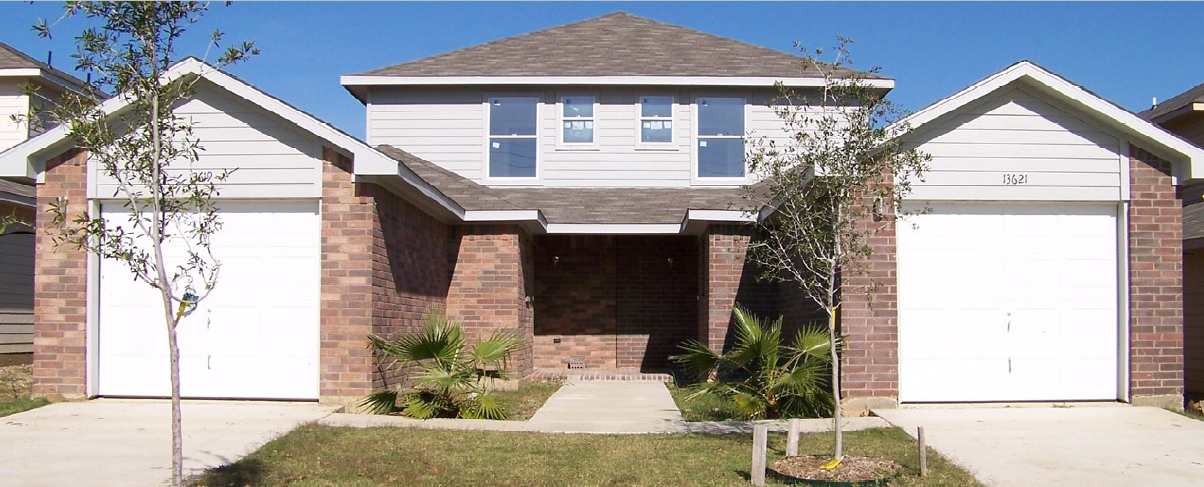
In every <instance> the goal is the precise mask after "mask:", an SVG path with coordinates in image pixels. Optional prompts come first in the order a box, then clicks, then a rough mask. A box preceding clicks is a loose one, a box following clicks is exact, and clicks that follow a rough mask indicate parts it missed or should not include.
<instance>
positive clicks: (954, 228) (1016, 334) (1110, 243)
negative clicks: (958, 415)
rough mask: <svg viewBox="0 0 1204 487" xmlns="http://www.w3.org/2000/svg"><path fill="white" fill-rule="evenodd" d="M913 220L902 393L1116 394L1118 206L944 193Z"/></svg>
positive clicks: (902, 324) (905, 262) (904, 228)
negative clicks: (951, 198)
mask: <svg viewBox="0 0 1204 487" xmlns="http://www.w3.org/2000/svg"><path fill="white" fill-rule="evenodd" d="M909 219H910V220H911V223H914V224H915V226H914V227H913V226H912V225H908V224H905V225H901V226H900V227H899V228H898V237H897V244H898V254H897V259H898V263H899V264H898V265H899V267H898V271H899V272H898V279H899V293H898V296H899V330H900V331H899V346H900V351H899V357H900V400H902V401H905V402H923V401H1021V400H1071V399H1115V397H1116V374H1117V372H1116V369H1117V351H1116V347H1117V341H1116V340H1117V338H1116V337H1117V334H1118V324H1117V312H1116V306H1117V296H1118V285H1117V264H1116V255H1117V254H1116V251H1117V248H1116V240H1117V235H1116V208H1115V206H1114V205H1080V204H1008V203H998V204H962V203H940V204H934V205H932V211H931V213H929V214H924V215H913V216H911V217H909ZM991 313H994V314H993V315H992V314H991ZM937 322H940V323H937ZM959 325H960V326H962V327H975V328H974V331H975V332H974V333H970V332H968V331H967V330H966V329H962V328H959V327H958V326H959ZM935 344H942V345H935ZM982 358H991V359H992V360H980V359H982ZM986 364H990V365H986ZM1042 367H1044V369H1043V368H1042ZM966 374H971V375H974V374H978V376H977V379H976V380H971V378H970V377H967V376H966ZM951 381H952V382H951ZM955 382H956V383H955Z"/></svg>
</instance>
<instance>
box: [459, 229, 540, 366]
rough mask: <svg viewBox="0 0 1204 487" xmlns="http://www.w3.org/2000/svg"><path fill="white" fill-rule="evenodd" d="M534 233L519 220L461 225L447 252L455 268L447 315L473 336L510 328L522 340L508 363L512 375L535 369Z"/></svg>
mask: <svg viewBox="0 0 1204 487" xmlns="http://www.w3.org/2000/svg"><path fill="white" fill-rule="evenodd" d="M531 244H532V243H531V237H530V236H529V235H527V233H526V232H525V231H524V230H523V229H522V228H521V227H518V226H517V225H483V226H471V227H469V226H466V227H457V228H456V233H455V236H454V237H453V238H452V245H451V246H450V248H449V255H450V256H451V257H452V258H453V259H454V260H453V261H454V262H455V264H454V265H455V269H454V273H453V274H452V279H451V286H450V288H449V289H448V293H447V315H448V317H449V318H451V319H453V320H456V321H458V322H460V323H461V324H462V325H463V326H464V330H465V333H466V334H467V335H468V336H469V337H477V338H487V337H489V336H490V335H491V334H492V333H493V332H494V331H498V330H501V331H508V332H510V333H514V334H515V335H517V336H518V337H519V338H520V339H522V340H523V348H522V351H521V352H520V353H519V354H518V355H517V356H515V357H514V358H513V360H512V361H511V363H510V373H511V374H512V375H513V376H514V377H520V378H521V377H526V376H527V375H530V374H531V372H532V371H533V370H534V365H533V357H532V355H531V343H532V339H533V336H534V333H535V313H534V311H533V310H532V307H531V304H532V303H531V297H532V294H533V290H534V285H535V282H534V280H535V273H534V262H533V261H532V248H531Z"/></svg>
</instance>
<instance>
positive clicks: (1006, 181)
mask: <svg viewBox="0 0 1204 487" xmlns="http://www.w3.org/2000/svg"><path fill="white" fill-rule="evenodd" d="M1022 184H1028V174H1023V173H1004V174H1003V185H1004V186H1020V185H1022Z"/></svg>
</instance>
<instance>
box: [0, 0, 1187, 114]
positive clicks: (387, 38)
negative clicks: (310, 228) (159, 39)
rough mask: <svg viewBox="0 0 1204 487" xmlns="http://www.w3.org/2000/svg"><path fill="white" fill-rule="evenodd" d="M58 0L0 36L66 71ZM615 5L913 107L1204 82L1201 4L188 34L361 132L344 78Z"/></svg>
mask: <svg viewBox="0 0 1204 487" xmlns="http://www.w3.org/2000/svg"><path fill="white" fill-rule="evenodd" d="M61 8H62V7H61V4H59V3H44V2H40V3H35V4H32V5H31V4H28V3H24V2H22V3H17V2H0V40H2V41H3V42H6V43H8V44H10V45H12V46H14V47H16V48H18V49H21V50H23V51H25V52H27V53H29V54H31V55H32V56H34V57H35V58H38V59H42V60H45V58H46V53H47V51H49V50H53V51H54V65H55V66H56V67H58V68H60V69H70V68H71V67H72V66H73V60H72V59H71V58H70V55H71V53H72V52H74V50H75V48H74V42H73V39H72V38H73V36H75V35H76V34H77V33H78V31H79V30H80V28H81V26H82V25H83V24H82V23H81V22H79V21H69V22H66V23H63V24H61V25H60V26H58V27H57V28H56V30H55V31H54V33H55V39H53V40H52V41H47V40H44V39H39V38H37V37H36V36H35V35H34V34H33V32H32V31H30V30H29V26H30V25H31V24H33V22H34V21H35V20H36V19H37V18H38V17H43V18H48V19H54V18H57V17H58V15H59V13H60V12H61ZM619 10H621V11H625V12H628V13H632V14H635V15H641V16H644V17H649V18H651V19H654V20H658V21H661V22H667V23H671V24H677V25H683V26H686V27H690V28H693V29H697V30H701V31H703V32H708V33H712V34H715V35H720V36H724V37H730V38H734V39H739V40H742V41H746V42H750V43H753V44H757V45H761V46H765V47H770V48H774V49H779V50H783V51H791V50H792V49H793V48H792V45H793V42H794V41H796V40H798V41H801V42H802V43H803V44H805V45H808V46H815V45H831V44H832V43H833V41H834V40H835V38H836V36H837V35H843V36H846V37H851V38H853V39H854V40H855V41H856V42H855V43H854V45H853V54H854V58H855V60H856V64H855V67H860V68H869V67H871V66H880V67H881V68H882V73H883V74H885V75H887V76H890V77H893V78H895V79H896V88H895V91H894V92H892V94H891V95H890V96H891V98H892V99H894V100H895V101H896V102H899V103H900V104H902V105H903V106H904V107H905V108H907V109H910V110H918V109H920V108H923V107H924V106H926V105H928V104H929V103H932V102H934V101H936V100H939V99H941V98H943V97H945V96H948V95H950V94H952V93H953V92H955V91H957V90H960V89H961V88H964V87H965V86H967V85H969V84H971V83H973V82H975V81H977V80H979V79H981V78H983V77H985V76H987V75H989V74H991V73H994V72H996V71H998V70H1000V69H1002V68H1003V67H1005V66H1007V65H1009V64H1012V63H1014V62H1016V61H1019V60H1022V59H1028V60H1031V61H1034V62H1037V63H1038V64H1041V65H1042V66H1044V67H1046V68H1047V69H1050V70H1052V71H1054V72H1056V73H1058V74H1061V75H1062V76H1065V77H1066V78H1069V79H1070V80H1071V81H1074V82H1076V83H1078V84H1080V85H1082V86H1084V87H1086V88H1088V89H1090V90H1092V91H1094V92H1095V93H1097V94H1099V95H1100V96H1103V97H1104V98H1107V99H1109V100H1111V101H1113V102H1115V103H1117V104H1119V105H1120V106H1123V107H1125V108H1128V109H1130V110H1134V111H1140V110H1144V109H1146V108H1148V107H1149V104H1150V100H1151V98H1152V97H1158V98H1159V99H1160V100H1163V99H1166V98H1169V97H1170V96H1173V95H1176V94H1178V93H1180V92H1182V91H1185V90H1187V89H1188V88H1191V87H1192V86H1195V85H1197V84H1200V83H1204V35H1201V34H1200V33H1199V31H1198V29H1196V28H1195V27H1194V22H1195V21H1196V20H1197V19H1200V18H1202V17H1204V3H1193V2H1176V3H1148V2H1142V3H1122V2H1115V3H1114V2H1108V3H1088V2H1070V3H1038V2H1022V3H954V2H939V3H910V2H885V3H856V2H835V3H804V2H792V3H786V2H765V3H760V2H755V3H754V2H702V3H692V2H588V3H576V2H563V3H561V2H529V3H507V2H488V3H467V2H455V3H417V2H400V3H395V2H332V3H326V2H308V3H293V2H239V3H235V4H233V5H231V6H229V7H226V6H223V5H222V4H221V3H219V2H214V6H213V8H212V10H211V12H210V13H209V15H207V16H206V17H205V19H204V20H203V22H202V23H201V24H200V25H198V26H196V28H195V29H194V30H193V33H195V34H197V35H198V36H199V37H197V38H200V40H202V41H203V37H204V35H205V33H207V32H210V31H212V30H213V29H215V28H218V29H221V30H222V31H224V32H226V39H227V40H228V41H230V42H234V41H241V40H254V41H255V43H256V45H257V46H259V47H260V49H261V50H262V51H263V54H262V55H260V56H258V57H256V58H254V59H252V60H251V61H250V62H248V63H246V64H243V65H239V66H235V67H233V68H231V72H233V73H234V74H235V75H237V76H239V77H240V78H242V79H244V80H246V81H248V82H250V83H252V84H254V85H256V86H258V87H260V88H261V89H263V90H265V91H267V92H269V93H271V94H273V95H275V96H277V97H279V98H282V99H284V100H286V101H288V102H289V103H292V104H293V105H296V106H298V107H300V108H302V109H304V110H306V111H308V112H310V113H312V114H314V115H317V116H318V117H319V118H322V119H323V120H326V121H327V122H330V123H332V124H334V125H335V126H337V127H340V128H342V129H343V130H346V131H348V132H350V133H351V134H353V135H356V136H359V137H362V136H363V133H364V110H363V106H362V105H361V104H360V103H359V102H358V101H356V100H355V99H354V98H353V97H352V96H351V95H350V94H349V93H347V92H346V91H345V90H344V89H343V88H342V87H341V86H340V85H339V81H338V78H339V76H340V75H344V74H353V73H357V72H362V71H366V70H369V69H373V68H377V67H382V66H387V65H390V64H396V63H401V62H406V61H411V60H414V59H419V58H422V57H425V56H430V55H433V54H439V53H442V52H446V51H450V50H453V49H458V48H461V47H466V46H470V45H473V44H478V43H481V42H486V41H490V40H494V39H499V38H503V37H508V36H513V35H518V34H522V33H526V32H530V31H534V30H538V29H541V28H545V27H551V26H554V25H560V24H564V23H569V22H575V21H578V20H583V19H586V18H590V17H595V16H598V15H603V14H606V13H610V12H614V11H619ZM198 46H199V47H198ZM199 49H203V43H192V44H191V45H190V46H187V47H186V48H185V49H182V50H181V51H180V54H181V55H197V56H198V57H199V56H200V54H202V52H203V51H201V50H199ZM211 57H212V56H211Z"/></svg>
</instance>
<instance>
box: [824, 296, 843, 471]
mask: <svg viewBox="0 0 1204 487" xmlns="http://www.w3.org/2000/svg"><path fill="white" fill-rule="evenodd" d="M828 343H830V344H831V345H832V346H830V347H828V348H829V349H830V351H831V353H832V399H833V401H834V402H835V407H834V408H833V409H832V419H833V422H834V423H835V424H833V426H832V430H833V431H835V432H836V458H841V457H843V456H844V434H843V432H842V430H841V425H840V422H841V418H840V416H841V415H840V354H839V353H838V352H837V350H836V310H831V311H828Z"/></svg>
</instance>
